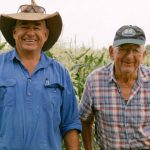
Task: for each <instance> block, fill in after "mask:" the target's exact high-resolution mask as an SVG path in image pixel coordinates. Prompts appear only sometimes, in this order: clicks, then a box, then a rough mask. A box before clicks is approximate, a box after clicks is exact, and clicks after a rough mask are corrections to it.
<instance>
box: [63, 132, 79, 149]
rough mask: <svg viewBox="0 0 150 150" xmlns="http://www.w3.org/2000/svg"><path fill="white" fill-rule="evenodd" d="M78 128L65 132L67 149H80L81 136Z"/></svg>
mask: <svg viewBox="0 0 150 150" xmlns="http://www.w3.org/2000/svg"><path fill="white" fill-rule="evenodd" d="M78 134H79V133H78V131H77V130H70V131H68V132H67V133H66V134H65V137H64V142H65V146H66V149H67V150H79V136H78Z"/></svg>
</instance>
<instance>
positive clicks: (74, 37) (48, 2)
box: [0, 0, 150, 48]
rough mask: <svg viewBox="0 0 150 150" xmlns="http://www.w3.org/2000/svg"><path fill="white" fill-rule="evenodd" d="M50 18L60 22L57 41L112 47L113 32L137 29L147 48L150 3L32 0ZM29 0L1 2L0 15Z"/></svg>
mask: <svg viewBox="0 0 150 150" xmlns="http://www.w3.org/2000/svg"><path fill="white" fill-rule="evenodd" d="M35 1H36V3H37V4H38V5H40V6H43V7H44V8H45V9H46V12H47V13H49V14H51V13H54V12H56V11H58V12H59V13H60V15H61V17H62V20H63V31H62V34H61V36H60V38H59V40H60V41H62V42H64V43H66V44H68V43H72V44H75V45H79V46H80V45H84V46H86V47H94V48H102V47H108V46H109V45H111V44H112V42H113V38H114V35H115V33H116V30H118V28H120V27H121V26H123V25H137V26H139V27H141V28H142V29H143V30H144V32H145V34H146V39H147V41H146V44H150V20H149V18H150V0H35ZM30 3H31V1H30V0H0V13H1V14H2V13H15V12H17V10H18V8H19V6H20V5H22V4H30Z"/></svg>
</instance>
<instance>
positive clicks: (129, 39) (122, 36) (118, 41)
mask: <svg viewBox="0 0 150 150" xmlns="http://www.w3.org/2000/svg"><path fill="white" fill-rule="evenodd" d="M145 41H146V37H145V33H144V31H143V30H142V29H141V28H139V27H138V26H132V25H124V26H122V27H120V28H119V29H118V30H117V32H116V35H115V38H114V42H113V46H114V47H117V46H119V45H122V44H127V43H131V44H137V45H143V44H145Z"/></svg>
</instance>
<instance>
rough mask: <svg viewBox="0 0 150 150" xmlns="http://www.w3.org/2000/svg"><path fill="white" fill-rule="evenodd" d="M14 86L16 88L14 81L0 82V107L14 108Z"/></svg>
mask: <svg viewBox="0 0 150 150" xmlns="http://www.w3.org/2000/svg"><path fill="white" fill-rule="evenodd" d="M15 86H16V80H15V79H4V80H2V79H1V80H0V107H12V106H15V100H16V92H15V89H16V88H15Z"/></svg>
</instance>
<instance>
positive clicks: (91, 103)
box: [79, 25, 150, 150]
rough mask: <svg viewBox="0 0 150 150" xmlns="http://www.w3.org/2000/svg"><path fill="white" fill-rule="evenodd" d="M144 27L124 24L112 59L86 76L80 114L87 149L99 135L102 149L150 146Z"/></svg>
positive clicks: (149, 81)
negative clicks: (93, 129) (94, 133)
mask: <svg viewBox="0 0 150 150" xmlns="http://www.w3.org/2000/svg"><path fill="white" fill-rule="evenodd" d="M145 41H146V38H145V34H144V31H143V30H142V29H141V28H140V27H138V26H133V25H124V26H122V27H121V28H119V29H118V30H117V32H116V34H115V37H114V41H113V45H111V46H110V47H109V54H110V57H111V58H112V63H111V64H109V65H107V66H104V67H102V68H98V69H96V70H94V71H93V72H92V73H91V74H90V75H89V76H88V78H87V81H86V84H85V89H84V92H83V96H82V100H81V103H80V107H79V114H80V118H81V121H82V125H83V132H82V135H83V136H82V137H83V141H84V146H85V149H92V128H93V126H92V125H93V123H94V120H95V124H96V125H95V127H96V137H97V138H96V139H97V143H98V145H99V149H102V150H112V149H114V150H131V149H134V150H135V149H136V150H137V149H140V150H145V149H150V119H149V118H150V69H149V68H148V67H147V66H144V65H143V64H142V63H143V60H144V58H145V56H146V49H145Z"/></svg>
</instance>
